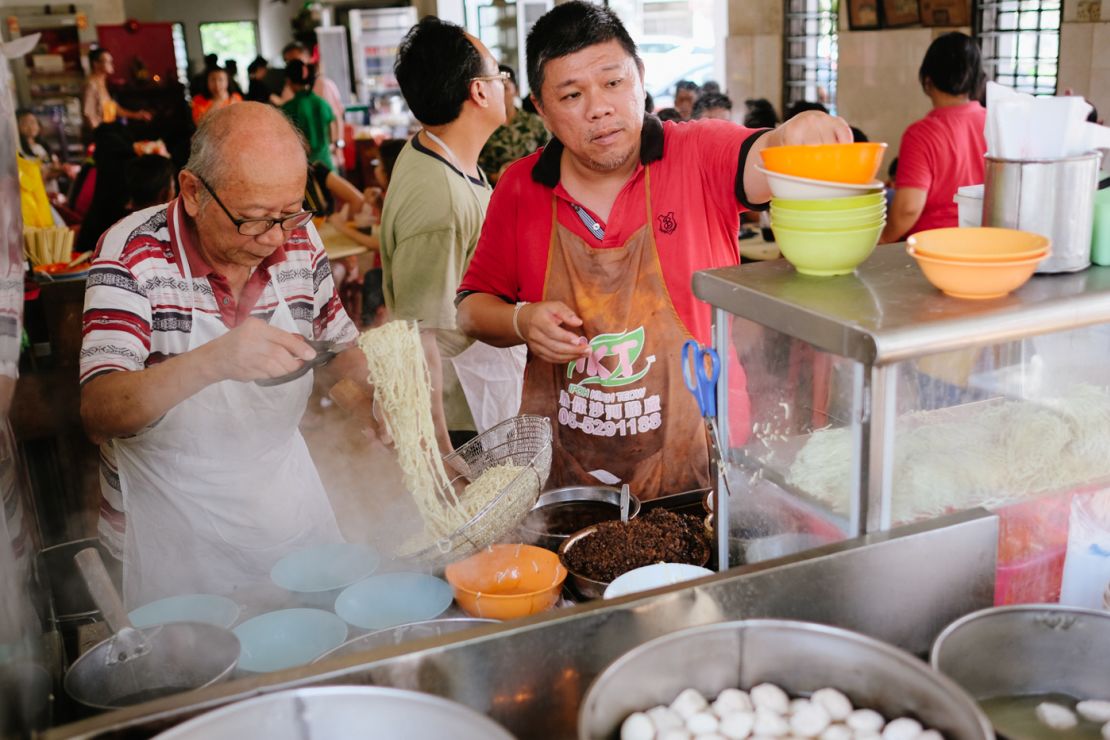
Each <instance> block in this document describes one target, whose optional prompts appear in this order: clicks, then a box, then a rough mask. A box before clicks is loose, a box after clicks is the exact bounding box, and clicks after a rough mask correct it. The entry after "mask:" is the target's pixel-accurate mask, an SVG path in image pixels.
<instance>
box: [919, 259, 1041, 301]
mask: <svg viewBox="0 0 1110 740" xmlns="http://www.w3.org/2000/svg"><path fill="white" fill-rule="evenodd" d="M906 251H907V252H909V254H910V256H911V257H913V258H914V259H915V260H917V266H918V267H920V268H921V272H923V273H924V274H925V279H926V280H928V281H929V282H930V283H932V284H933V285H935V286H936V287H938V288H940V290H941V291H942V292H943V293H945V294H947V295H950V296H952V297H954V298H970V299H973V300H983V299H987V298H1001V297H1002V296H1004V295H1007V294H1008V293H1012V292H1013V291H1015V290H1017V289H1018V288H1020V287H1021V286H1022V285H1025V283H1026V282H1027V281H1028V280H1029V278H1031V277H1033V272H1034V271H1035V270H1036V269H1037V265H1039V264H1040V263H1041V260H1043V259H1044V258H1045V257H1047V256H1048V255H1049V254H1050V252H1046V253H1045V254H1043V255H1041V256H1040V257H1033V258H1031V259H1026V260H1012V261H1009V262H960V261H957V260H945V259H938V258H936V257H927V256H925V255H923V254H918V253H917V252H916V251H915V250H914V248H913V247H912V246H909V245H907V246H906Z"/></svg>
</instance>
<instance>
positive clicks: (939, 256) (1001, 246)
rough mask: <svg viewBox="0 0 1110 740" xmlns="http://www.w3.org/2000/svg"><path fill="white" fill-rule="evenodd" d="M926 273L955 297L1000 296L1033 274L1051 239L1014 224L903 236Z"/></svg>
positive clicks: (1020, 284) (1050, 248) (941, 288)
mask: <svg viewBox="0 0 1110 740" xmlns="http://www.w3.org/2000/svg"><path fill="white" fill-rule="evenodd" d="M906 251H907V252H909V254H910V256H911V257H913V258H914V259H915V260H917V265H918V267H920V268H921V272H922V273H924V275H925V278H926V279H927V280H928V281H929V282H930V283H932V284H933V285H935V286H936V287H937V288H940V290H941V291H942V292H944V293H945V294H947V295H950V296H953V297H955V298H972V299H987V298H1001V297H1002V296H1004V295H1007V294H1008V293H1010V292H1012V291H1014V290H1017V289H1018V288H1020V287H1021V286H1022V285H1024V284H1025V283H1026V281H1028V280H1029V278H1031V277H1033V272H1034V271H1035V270H1036V269H1037V265H1039V264H1040V263H1041V261H1042V260H1044V259H1046V258H1047V257H1048V256H1049V255H1051V254H1052V242H1051V241H1050V240H1049V239H1048V238H1047V237H1044V236H1041V235H1040V234H1032V233H1030V232H1028V231H1018V230H1016V229H999V228H994V227H983V228H950V229H930V230H928V231H919V232H917V233H916V234H913V235H912V236H910V238H909V239H907V240H906Z"/></svg>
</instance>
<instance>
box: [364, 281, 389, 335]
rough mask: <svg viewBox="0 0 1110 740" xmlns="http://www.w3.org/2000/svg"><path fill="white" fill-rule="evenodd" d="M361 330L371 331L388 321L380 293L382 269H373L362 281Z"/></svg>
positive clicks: (382, 296) (383, 295) (387, 314)
mask: <svg viewBox="0 0 1110 740" xmlns="http://www.w3.org/2000/svg"><path fill="white" fill-rule="evenodd" d="M361 318H362V328H363V329H373V328H374V327H375V326H381V325H382V324H384V323H385V322H386V321H388V320H389V310H388V309H387V308H386V307H385V294H384V292H383V291H382V268H380V267H373V268H371V269H369V270H367V271H366V276H365V277H363V279H362V317H361Z"/></svg>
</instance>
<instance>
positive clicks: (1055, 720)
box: [1034, 701, 1079, 730]
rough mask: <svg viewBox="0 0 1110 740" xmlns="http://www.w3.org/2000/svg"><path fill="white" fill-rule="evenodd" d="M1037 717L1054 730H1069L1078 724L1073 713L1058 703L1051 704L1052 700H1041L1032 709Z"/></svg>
mask: <svg viewBox="0 0 1110 740" xmlns="http://www.w3.org/2000/svg"><path fill="white" fill-rule="evenodd" d="M1034 714H1036V715H1037V719H1039V720H1040V721H1041V723H1042V724H1044V725H1046V726H1048V727H1051V728H1052V729H1054V730H1070V729H1071V728H1072V727H1075V726H1076V725H1077V724H1079V720H1078V719H1076V717H1075V713H1074V712H1072V711H1071V710H1070V709H1068V708H1067V707H1065V706H1063V705H1060V704H1053V703H1052V702H1048V701H1045V702H1041V703H1040V704H1038V705H1037V708H1036V709H1035V710H1034Z"/></svg>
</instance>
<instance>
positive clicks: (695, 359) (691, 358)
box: [682, 339, 728, 488]
mask: <svg viewBox="0 0 1110 740" xmlns="http://www.w3.org/2000/svg"><path fill="white" fill-rule="evenodd" d="M719 377H721V358H720V355H718V354H717V350H715V349H713V348H712V347H702V346H700V345H699V344H698V343H697V342H695V341H694V340H693V339H688V340H686V342H685V343H684V344H683V345H682V379H683V381H685V383H686V387H687V388H688V389H689V391H690V393H692V394H694V398H695V399H697V402H698V409H699V410H700V411H701V415H702V418H703V419H704V420H705V429H706V431H707V432H708V433H709V454H710V456H711V457H712V459H713V461H714V462H715V463H717V465H718V467H719V466H720V465H721V463H722V462H723V458H722V457H721V438H720V436H719V435H718V434H717V379H718V378H719ZM725 485H726V488H727V486H728V479H727V478H726V479H725Z"/></svg>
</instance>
